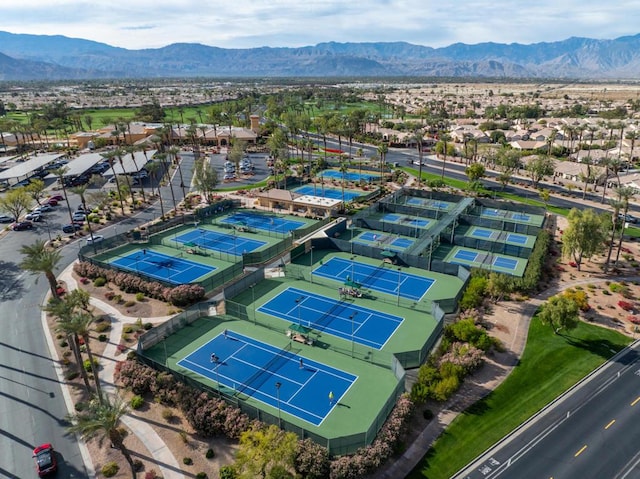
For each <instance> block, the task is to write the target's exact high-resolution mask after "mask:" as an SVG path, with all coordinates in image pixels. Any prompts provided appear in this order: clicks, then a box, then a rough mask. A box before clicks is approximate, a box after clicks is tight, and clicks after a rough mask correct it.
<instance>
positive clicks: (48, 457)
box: [33, 444, 58, 477]
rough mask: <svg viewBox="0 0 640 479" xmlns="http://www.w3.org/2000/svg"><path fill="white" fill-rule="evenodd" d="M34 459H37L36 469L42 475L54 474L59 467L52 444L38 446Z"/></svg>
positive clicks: (34, 452)
mask: <svg viewBox="0 0 640 479" xmlns="http://www.w3.org/2000/svg"><path fill="white" fill-rule="evenodd" d="M33 459H34V460H35V461H36V471H37V472H38V476H40V477H44V476H46V475H48V474H53V473H54V472H56V470H57V469H58V461H57V460H56V454H55V452H53V446H52V445H51V444H42V445H41V446H38V447H36V448H35V449H34V450H33Z"/></svg>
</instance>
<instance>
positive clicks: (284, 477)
mask: <svg viewBox="0 0 640 479" xmlns="http://www.w3.org/2000/svg"><path fill="white" fill-rule="evenodd" d="M267 479H293V475H292V474H291V473H290V472H289V471H287V469H286V468H285V467H284V466H281V465H280V464H276V465H274V466H273V467H272V468H271V470H270V471H269V473H268V474H267Z"/></svg>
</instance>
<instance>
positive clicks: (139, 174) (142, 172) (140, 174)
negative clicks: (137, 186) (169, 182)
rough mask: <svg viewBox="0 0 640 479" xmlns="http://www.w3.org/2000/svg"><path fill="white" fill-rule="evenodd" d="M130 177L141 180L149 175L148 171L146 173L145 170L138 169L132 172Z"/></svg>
mask: <svg viewBox="0 0 640 479" xmlns="http://www.w3.org/2000/svg"><path fill="white" fill-rule="evenodd" d="M131 177H132V178H138V179H140V180H143V179H145V178H148V177H149V173H147V170H140V171H138V172H137V173H134V174H132V175H131Z"/></svg>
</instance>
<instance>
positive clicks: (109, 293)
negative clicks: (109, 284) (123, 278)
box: [104, 291, 116, 301]
mask: <svg viewBox="0 0 640 479" xmlns="http://www.w3.org/2000/svg"><path fill="white" fill-rule="evenodd" d="M115 296H116V293H114V292H113V291H107V292H106V293H104V297H105V299H106V300H107V301H111V300H113V298H114V297H115Z"/></svg>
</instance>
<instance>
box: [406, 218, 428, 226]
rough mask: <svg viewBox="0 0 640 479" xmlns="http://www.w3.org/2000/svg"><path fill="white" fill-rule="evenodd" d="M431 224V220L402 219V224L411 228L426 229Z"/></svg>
mask: <svg viewBox="0 0 640 479" xmlns="http://www.w3.org/2000/svg"><path fill="white" fill-rule="evenodd" d="M429 223H431V221H429V220H421V219H416V218H403V219H402V224H405V225H409V226H415V227H417V228H424V227H426V226H427V225H428V224H429Z"/></svg>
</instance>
